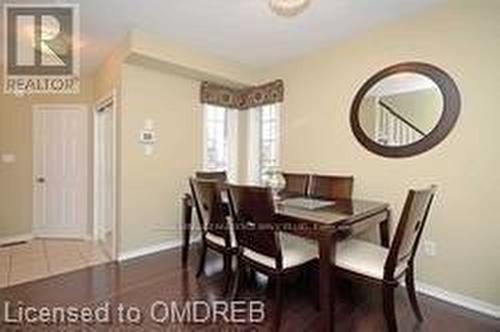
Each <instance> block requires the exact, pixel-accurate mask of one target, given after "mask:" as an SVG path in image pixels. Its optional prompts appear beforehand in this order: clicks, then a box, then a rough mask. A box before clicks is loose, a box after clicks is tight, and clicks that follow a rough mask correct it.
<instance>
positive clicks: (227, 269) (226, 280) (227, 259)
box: [223, 252, 233, 294]
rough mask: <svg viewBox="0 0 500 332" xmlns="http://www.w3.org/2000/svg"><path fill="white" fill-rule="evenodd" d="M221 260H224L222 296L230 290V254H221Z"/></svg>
mask: <svg viewBox="0 0 500 332" xmlns="http://www.w3.org/2000/svg"><path fill="white" fill-rule="evenodd" d="M223 258H224V294H227V293H228V292H229V290H230V289H231V287H230V284H231V275H232V274H233V269H232V266H231V265H232V264H231V263H232V258H233V256H232V255H231V254H230V253H228V252H226V253H224V254H223Z"/></svg>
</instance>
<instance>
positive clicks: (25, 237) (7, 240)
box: [0, 233, 34, 246]
mask: <svg viewBox="0 0 500 332" xmlns="http://www.w3.org/2000/svg"><path fill="white" fill-rule="evenodd" d="M33 239H34V236H33V234H31V233H28V234H19V235H15V236H6V237H0V246H3V245H7V244H11V243H16V242H25V241H31V240H33Z"/></svg>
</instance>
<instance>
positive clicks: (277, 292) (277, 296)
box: [274, 276, 283, 332]
mask: <svg viewBox="0 0 500 332" xmlns="http://www.w3.org/2000/svg"><path fill="white" fill-rule="evenodd" d="M281 279H282V278H281V276H276V277H275V285H274V287H275V288H274V302H275V317H274V331H276V332H278V331H279V330H280V325H281V312H282V300H283V299H282V289H281V288H282V285H281V284H282V280H281Z"/></svg>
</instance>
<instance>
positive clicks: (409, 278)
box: [405, 266, 424, 322]
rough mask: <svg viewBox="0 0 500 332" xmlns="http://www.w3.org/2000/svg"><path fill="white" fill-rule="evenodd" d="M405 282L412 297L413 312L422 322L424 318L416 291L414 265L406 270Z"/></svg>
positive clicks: (409, 295)
mask: <svg viewBox="0 0 500 332" xmlns="http://www.w3.org/2000/svg"><path fill="white" fill-rule="evenodd" d="M405 282H406V291H407V292H408V297H409V298H410V303H411V308H412V309H413V312H414V313H415V316H416V317H417V319H418V321H419V322H421V321H423V320H424V318H423V316H422V312H421V311H420V307H419V306H418V300H417V294H416V292H415V279H414V272H413V266H409V267H408V270H407V271H406V277H405Z"/></svg>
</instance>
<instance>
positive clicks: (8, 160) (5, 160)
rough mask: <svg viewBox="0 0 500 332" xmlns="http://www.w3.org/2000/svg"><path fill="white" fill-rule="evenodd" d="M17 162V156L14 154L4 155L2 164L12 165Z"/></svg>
mask: <svg viewBox="0 0 500 332" xmlns="http://www.w3.org/2000/svg"><path fill="white" fill-rule="evenodd" d="M15 162H16V156H15V155H14V154H12V153H2V163H4V164H12V163H15Z"/></svg>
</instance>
